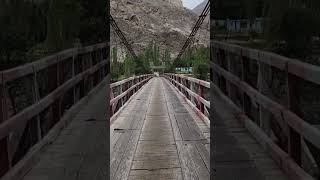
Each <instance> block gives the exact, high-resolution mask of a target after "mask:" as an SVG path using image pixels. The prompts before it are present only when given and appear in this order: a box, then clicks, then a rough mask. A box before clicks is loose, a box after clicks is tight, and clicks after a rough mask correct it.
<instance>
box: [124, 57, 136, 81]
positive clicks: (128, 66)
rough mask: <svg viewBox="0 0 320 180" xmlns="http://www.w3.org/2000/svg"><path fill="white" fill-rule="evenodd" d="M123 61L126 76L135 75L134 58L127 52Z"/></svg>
mask: <svg viewBox="0 0 320 180" xmlns="http://www.w3.org/2000/svg"><path fill="white" fill-rule="evenodd" d="M123 63H124V64H123V66H124V75H125V77H131V76H132V75H134V73H135V67H136V66H135V61H134V59H133V58H132V57H131V56H130V55H128V54H127V55H126V57H125V59H124V62H123Z"/></svg>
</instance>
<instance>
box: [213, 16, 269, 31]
mask: <svg viewBox="0 0 320 180" xmlns="http://www.w3.org/2000/svg"><path fill="white" fill-rule="evenodd" d="M263 20H264V19H263V18H256V19H255V20H254V21H253V22H251V23H250V20H249V19H227V20H213V26H215V27H220V28H224V29H226V30H227V31H230V32H256V33H262V32H263Z"/></svg>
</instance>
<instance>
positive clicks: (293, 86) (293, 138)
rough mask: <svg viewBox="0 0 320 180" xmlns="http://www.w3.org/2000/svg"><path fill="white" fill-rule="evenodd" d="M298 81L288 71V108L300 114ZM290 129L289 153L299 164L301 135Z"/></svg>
mask: <svg viewBox="0 0 320 180" xmlns="http://www.w3.org/2000/svg"><path fill="white" fill-rule="evenodd" d="M297 82H298V79H297V78H296V77H295V76H294V75H292V74H289V73H288V71H287V94H288V97H287V98H288V108H289V109H290V110H291V111H292V112H294V113H296V114H297V115H298V116H299V115H301V112H300V110H299V106H298V98H299V96H298V93H297ZM288 129H289V134H288V135H289V136H288V153H289V154H290V156H291V157H292V158H293V159H294V160H295V162H296V163H297V164H298V165H301V136H300V134H299V133H297V132H296V131H295V130H294V129H293V128H291V127H288Z"/></svg>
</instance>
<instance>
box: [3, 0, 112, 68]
mask: <svg viewBox="0 0 320 180" xmlns="http://www.w3.org/2000/svg"><path fill="white" fill-rule="evenodd" d="M107 11H108V9H107V4H106V1H101V0H64V1H61V0H43V1H31V0H30V1H25V0H2V1H0V27H1V31H0V70H3V69H7V68H12V67H15V66H18V65H20V64H23V63H27V62H30V61H34V60H38V59H39V58H41V57H43V56H46V55H48V54H52V53H54V52H57V51H60V50H63V49H66V48H72V47H74V46H79V45H80V44H82V45H89V44H93V43H97V42H102V41H105V40H106V37H107V29H108V28H107V24H106V14H108V12H107Z"/></svg>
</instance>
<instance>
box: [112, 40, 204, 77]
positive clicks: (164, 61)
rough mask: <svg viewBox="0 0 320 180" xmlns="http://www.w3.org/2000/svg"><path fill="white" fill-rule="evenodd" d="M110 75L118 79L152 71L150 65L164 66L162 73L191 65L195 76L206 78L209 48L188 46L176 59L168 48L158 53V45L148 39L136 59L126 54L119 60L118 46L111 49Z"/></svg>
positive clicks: (173, 71)
mask: <svg viewBox="0 0 320 180" xmlns="http://www.w3.org/2000/svg"><path fill="white" fill-rule="evenodd" d="M110 54H111V66H110V68H111V77H112V81H119V80H121V79H124V78H128V77H131V76H133V75H141V74H147V73H152V69H151V66H164V69H163V72H164V73H176V71H175V68H176V67H192V69H193V75H194V76H195V77H196V78H199V79H203V80H207V79H208V74H209V66H208V63H209V59H210V56H209V48H205V47H199V48H189V49H188V50H187V51H186V52H185V53H184V54H183V56H182V57H181V58H180V59H179V60H176V61H173V59H172V58H171V52H170V50H169V49H168V48H166V49H165V50H164V52H163V53H160V46H159V44H158V43H157V42H156V41H150V42H149V43H148V45H147V46H146V47H145V48H144V49H143V50H142V51H141V52H140V53H139V55H138V59H133V58H132V57H131V56H130V54H126V55H125V58H124V60H123V61H121V62H120V61H119V57H118V54H119V53H118V48H117V47H113V48H112V49H111V53H110Z"/></svg>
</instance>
